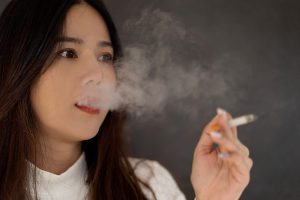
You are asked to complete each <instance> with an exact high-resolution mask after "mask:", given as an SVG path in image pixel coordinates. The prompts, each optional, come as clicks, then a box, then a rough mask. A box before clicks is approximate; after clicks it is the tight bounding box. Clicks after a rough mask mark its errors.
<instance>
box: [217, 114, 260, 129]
mask: <svg viewBox="0 0 300 200" xmlns="http://www.w3.org/2000/svg"><path fill="white" fill-rule="evenodd" d="M257 118H258V117H257V116H256V115H254V114H249V115H243V116H240V117H237V118H234V119H231V120H230V121H229V126H230V127H238V126H241V125H245V124H249V123H252V122H254V121H255V120H257ZM211 129H212V131H219V130H220V129H221V127H220V125H218V124H214V125H212V127H211Z"/></svg>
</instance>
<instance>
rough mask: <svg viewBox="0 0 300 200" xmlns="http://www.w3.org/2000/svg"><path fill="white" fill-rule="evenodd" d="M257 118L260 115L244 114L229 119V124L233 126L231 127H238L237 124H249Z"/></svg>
mask: <svg viewBox="0 0 300 200" xmlns="http://www.w3.org/2000/svg"><path fill="white" fill-rule="evenodd" d="M257 118H258V117H257V116H256V115H254V114H250V115H243V116H241V117H237V118H234V119H231V120H230V121H229V126H231V127H237V126H241V125H245V124H249V123H251V122H254V121H255V120H257Z"/></svg>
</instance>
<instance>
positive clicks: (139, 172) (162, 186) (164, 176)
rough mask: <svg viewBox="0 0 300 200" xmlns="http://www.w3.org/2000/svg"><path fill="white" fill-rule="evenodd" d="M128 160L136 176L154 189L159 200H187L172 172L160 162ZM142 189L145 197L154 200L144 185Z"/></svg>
mask: <svg viewBox="0 0 300 200" xmlns="http://www.w3.org/2000/svg"><path fill="white" fill-rule="evenodd" d="M128 160H129V162H130V164H131V166H132V168H133V169H134V172H135V174H136V176H137V177H138V178H139V179H140V180H141V181H143V182H144V183H147V184H148V185H149V186H150V187H151V188H152V190H153V192H154V193H155V195H156V198H157V200H163V199H173V200H185V196H184V194H183V193H182V192H181V191H180V189H179V187H178V185H177V183H176V181H175V180H174V178H173V177H172V175H171V174H170V172H169V171H168V170H167V169H166V168H165V167H163V166H162V165H161V164H160V163H159V162H157V161H154V160H146V159H138V158H131V157H130V158H128ZM141 187H142V189H143V191H144V193H145V195H146V196H147V197H148V198H149V199H153V197H152V195H151V193H150V191H148V190H147V189H146V188H145V187H143V185H141ZM150 197H152V198H150Z"/></svg>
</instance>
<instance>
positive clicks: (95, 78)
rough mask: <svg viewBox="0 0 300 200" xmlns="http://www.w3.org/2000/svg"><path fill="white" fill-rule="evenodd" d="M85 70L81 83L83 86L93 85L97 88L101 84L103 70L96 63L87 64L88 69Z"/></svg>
mask: <svg viewBox="0 0 300 200" xmlns="http://www.w3.org/2000/svg"><path fill="white" fill-rule="evenodd" d="M86 68H87V70H88V71H87V73H86V74H85V78H84V81H83V85H89V84H94V85H96V86H99V85H100V84H101V83H102V82H103V76H104V75H103V70H102V67H101V66H99V65H98V64H97V63H96V64H95V63H89V67H86Z"/></svg>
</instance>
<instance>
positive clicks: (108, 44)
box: [55, 36, 113, 48]
mask: <svg viewBox="0 0 300 200" xmlns="http://www.w3.org/2000/svg"><path fill="white" fill-rule="evenodd" d="M63 42H70V43H75V44H83V43H84V41H83V40H82V39H80V38H74V37H66V36H62V37H59V38H57V39H56V40H55V43H63ZM97 46H99V47H103V48H104V47H111V48H113V46H112V43H111V42H109V41H99V42H98V43H97Z"/></svg>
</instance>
